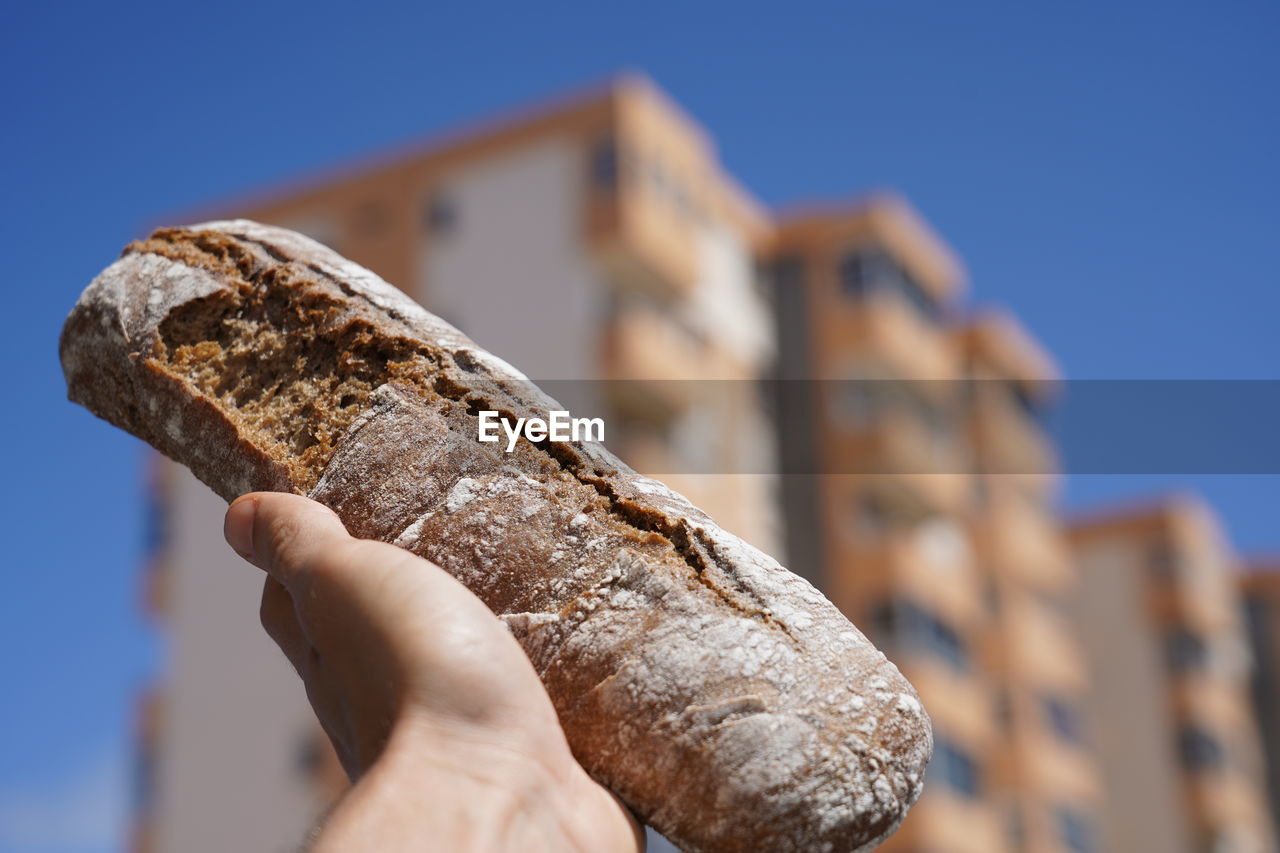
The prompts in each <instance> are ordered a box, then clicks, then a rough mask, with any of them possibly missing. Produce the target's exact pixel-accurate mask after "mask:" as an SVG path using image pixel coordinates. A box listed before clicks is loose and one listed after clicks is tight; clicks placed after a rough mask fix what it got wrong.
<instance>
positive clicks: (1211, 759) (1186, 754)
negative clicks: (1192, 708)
mask: <svg viewBox="0 0 1280 853" xmlns="http://www.w3.org/2000/svg"><path fill="white" fill-rule="evenodd" d="M1178 747H1179V751H1180V752H1181V753H1182V763H1183V764H1185V765H1186V766H1187V767H1189V768H1191V769H1193V770H1215V769H1217V768H1219V767H1221V766H1222V765H1223V764H1224V763H1225V761H1226V751H1225V750H1224V749H1223V748H1222V744H1221V743H1220V742H1219V741H1218V739H1217V738H1216V737H1214V736H1213V735H1211V734H1209V733H1208V732H1207V731H1205V730H1204V729H1202V728H1200V727H1198V726H1194V725H1192V726H1186V727H1185V728H1183V730H1182V731H1181V732H1180V733H1179V735H1178Z"/></svg>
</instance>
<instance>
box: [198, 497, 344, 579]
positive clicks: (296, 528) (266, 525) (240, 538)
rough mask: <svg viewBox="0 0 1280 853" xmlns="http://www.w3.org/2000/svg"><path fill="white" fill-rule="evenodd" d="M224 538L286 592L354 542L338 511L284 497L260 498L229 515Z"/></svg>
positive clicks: (244, 501)
mask: <svg viewBox="0 0 1280 853" xmlns="http://www.w3.org/2000/svg"><path fill="white" fill-rule="evenodd" d="M223 535H224V536H225V537H226V540H227V543H228V544H229V545H231V547H232V548H234V549H235V551H236V553H237V554H239V555H240V556H241V557H244V558H245V559H246V560H248V561H249V562H251V563H253V564H254V565H255V566H257V567H258V568H260V569H262V570H264V571H265V572H267V574H269V575H271V576H272V577H274V578H275V579H276V580H278V581H279V582H280V583H281V584H283V585H284V586H285V588H286V589H287V588H289V584H290V581H291V580H292V578H293V577H294V576H295V575H297V573H298V572H300V571H302V570H304V569H306V568H307V567H308V566H310V565H312V564H314V563H315V562H316V561H317V560H319V559H320V558H321V557H322V556H323V555H324V554H325V553H326V551H329V550H331V549H332V548H334V547H335V546H337V545H340V544H342V543H344V542H348V541H350V539H351V537H350V536H349V535H348V534H347V530H346V528H345V527H343V526H342V522H341V521H340V520H339V519H338V516H337V515H335V514H334V512H333V510H331V509H329V508H328V507H326V506H324V505H323V504H319V503H316V502H315V501H313V500H310V499H308V498H304V497H302V496H301V495H288V494H282V493H278V492H255V493H253V494H248V495H244V496H242V497H239V498H237V499H236V501H235V502H234V503H232V504H231V506H230V507H229V508H228V509H227V515H226V518H225V520H224V522H223Z"/></svg>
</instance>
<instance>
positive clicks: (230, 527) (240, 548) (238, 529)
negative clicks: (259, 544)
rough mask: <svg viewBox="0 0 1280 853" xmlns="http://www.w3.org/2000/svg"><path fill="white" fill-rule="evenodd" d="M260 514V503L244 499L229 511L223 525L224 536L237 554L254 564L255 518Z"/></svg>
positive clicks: (252, 499)
mask: <svg viewBox="0 0 1280 853" xmlns="http://www.w3.org/2000/svg"><path fill="white" fill-rule="evenodd" d="M257 512H258V501H257V500H256V499H254V498H243V499H241V500H238V501H236V502H235V503H233V504H232V505H231V508H230V509H228V510H227V517H226V519H224V520H223V523H222V535H223V536H224V537H225V538H226V540H227V544H228V545H230V546H231V547H232V548H233V549H234V550H235V552H236V553H237V554H239V555H240V556H241V557H244V558H245V559H246V560H248V561H250V562H253V517H254V515H256V514H257Z"/></svg>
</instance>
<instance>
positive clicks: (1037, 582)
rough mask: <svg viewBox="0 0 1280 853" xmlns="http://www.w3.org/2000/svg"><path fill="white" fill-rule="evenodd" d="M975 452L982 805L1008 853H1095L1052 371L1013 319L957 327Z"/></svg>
mask: <svg viewBox="0 0 1280 853" xmlns="http://www.w3.org/2000/svg"><path fill="white" fill-rule="evenodd" d="M955 340H956V343H957V346H958V349H959V355H960V358H961V359H962V365H963V366H962V371H963V374H964V376H965V381H964V390H963V392H962V395H961V396H962V399H961V404H960V409H961V412H962V420H963V423H964V432H965V437H966V443H967V446H968V448H969V451H970V453H971V455H972V463H973V475H972V485H973V489H972V492H971V494H972V499H971V501H970V503H969V506H968V508H967V511H966V526H967V528H968V530H969V532H970V535H971V536H972V539H973V547H974V550H975V553H976V558H977V562H978V565H979V566H980V567H981V569H980V575H981V578H980V582H981V583H982V584H983V587H984V603H985V614H984V615H985V623H986V628H985V630H984V631H983V632H982V634H981V635H980V640H979V647H980V649H981V657H982V668H983V670H984V672H985V673H986V675H987V677H988V678H989V680H990V684H991V687H992V689H993V690H994V703H995V716H996V725H997V728H998V730H999V732H1000V737H999V738H998V740H997V742H996V745H995V748H994V750H993V751H992V752H990V753H988V779H987V784H988V786H989V787H988V792H987V793H988V797H989V798H990V800H991V802H992V803H993V804H994V806H995V807H996V809H997V811H998V813H999V815H1000V819H1001V822H1002V824H1003V828H1004V833H1005V838H1006V841H1007V843H1008V844H1009V847H1010V849H1012V850H1025V851H1037V853H1039V851H1045V853H1049V852H1050V851H1054V853H1056V851H1064V853H1092V851H1097V850H1101V849H1103V848H1102V847H1101V846H1100V844H1099V838H1098V832H1097V825H1096V824H1097V821H1096V816H1097V812H1098V808H1099V801H1100V800H1101V798H1102V789H1101V784H1100V779H1099V776H1098V771H1097V766H1096V764H1095V763H1094V760H1093V756H1092V747H1091V739H1090V733H1089V732H1088V731H1087V730H1086V727H1085V725H1084V722H1083V703H1084V697H1085V695H1086V694H1087V692H1088V691H1089V689H1090V687H1091V681H1090V677H1089V672H1088V667H1087V664H1086V661H1085V656H1084V652H1083V649H1082V647H1081V641H1080V638H1079V636H1078V635H1077V634H1078V627H1079V626H1077V624H1076V623H1075V622H1073V621H1072V620H1071V618H1070V616H1069V613H1068V605H1069V601H1070V598H1071V596H1072V595H1073V594H1074V588H1075V585H1076V582H1077V576H1076V571H1075V567H1074V565H1073V563H1072V560H1071V553H1070V550H1069V547H1068V544H1067V540H1066V534H1065V531H1064V530H1063V528H1062V526H1061V523H1060V522H1059V520H1058V518H1057V517H1056V509H1055V504H1054V501H1055V499H1056V492H1057V481H1058V476H1057V459H1056V455H1055V453H1054V450H1053V447H1052V444H1051V442H1050V441H1049V439H1048V436H1047V434H1046V433H1045V431H1044V429H1043V427H1042V425H1041V417H1040V416H1041V412H1042V411H1043V410H1044V408H1045V407H1046V406H1049V405H1052V403H1053V398H1054V395H1055V391H1056V384H1055V383H1056V380H1057V370H1056V368H1055V367H1054V365H1053V363H1052V361H1051V359H1050V358H1049V356H1048V355H1047V354H1046V353H1045V352H1044V351H1043V350H1042V349H1041V348H1040V346H1039V345H1038V344H1037V343H1036V342H1035V341H1034V340H1033V339H1032V338H1031V337H1030V336H1029V335H1028V334H1027V333H1026V331H1025V330H1024V329H1022V327H1021V326H1020V325H1019V324H1018V323H1017V321H1016V320H1014V319H1013V318H1012V317H1010V316H1008V315H1007V314H1004V313H1002V312H988V313H985V314H983V315H981V316H979V317H977V318H975V319H972V320H970V321H969V322H967V323H966V324H964V325H963V326H962V327H960V328H958V329H957V331H956V335H955Z"/></svg>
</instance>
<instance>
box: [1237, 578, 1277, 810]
mask: <svg viewBox="0 0 1280 853" xmlns="http://www.w3.org/2000/svg"><path fill="white" fill-rule="evenodd" d="M1240 580H1241V592H1242V594H1243V595H1244V612H1245V626H1246V628H1247V629H1248V632H1249V649H1250V651H1251V652H1252V654H1253V662H1254V668H1253V710H1254V717H1255V718H1256V719H1257V721H1258V727H1259V732H1258V734H1259V735H1260V736H1261V738H1262V753H1263V761H1264V764H1265V766H1266V778H1267V791H1268V795H1269V796H1270V806H1271V817H1272V820H1273V823H1274V826H1273V829H1274V830H1275V832H1276V833H1277V834H1280V561H1277V560H1275V559H1271V560H1257V561H1254V562H1253V563H1252V564H1251V565H1250V566H1249V570H1248V571H1247V572H1245V573H1244V574H1243V575H1242V576H1241V579H1240Z"/></svg>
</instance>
